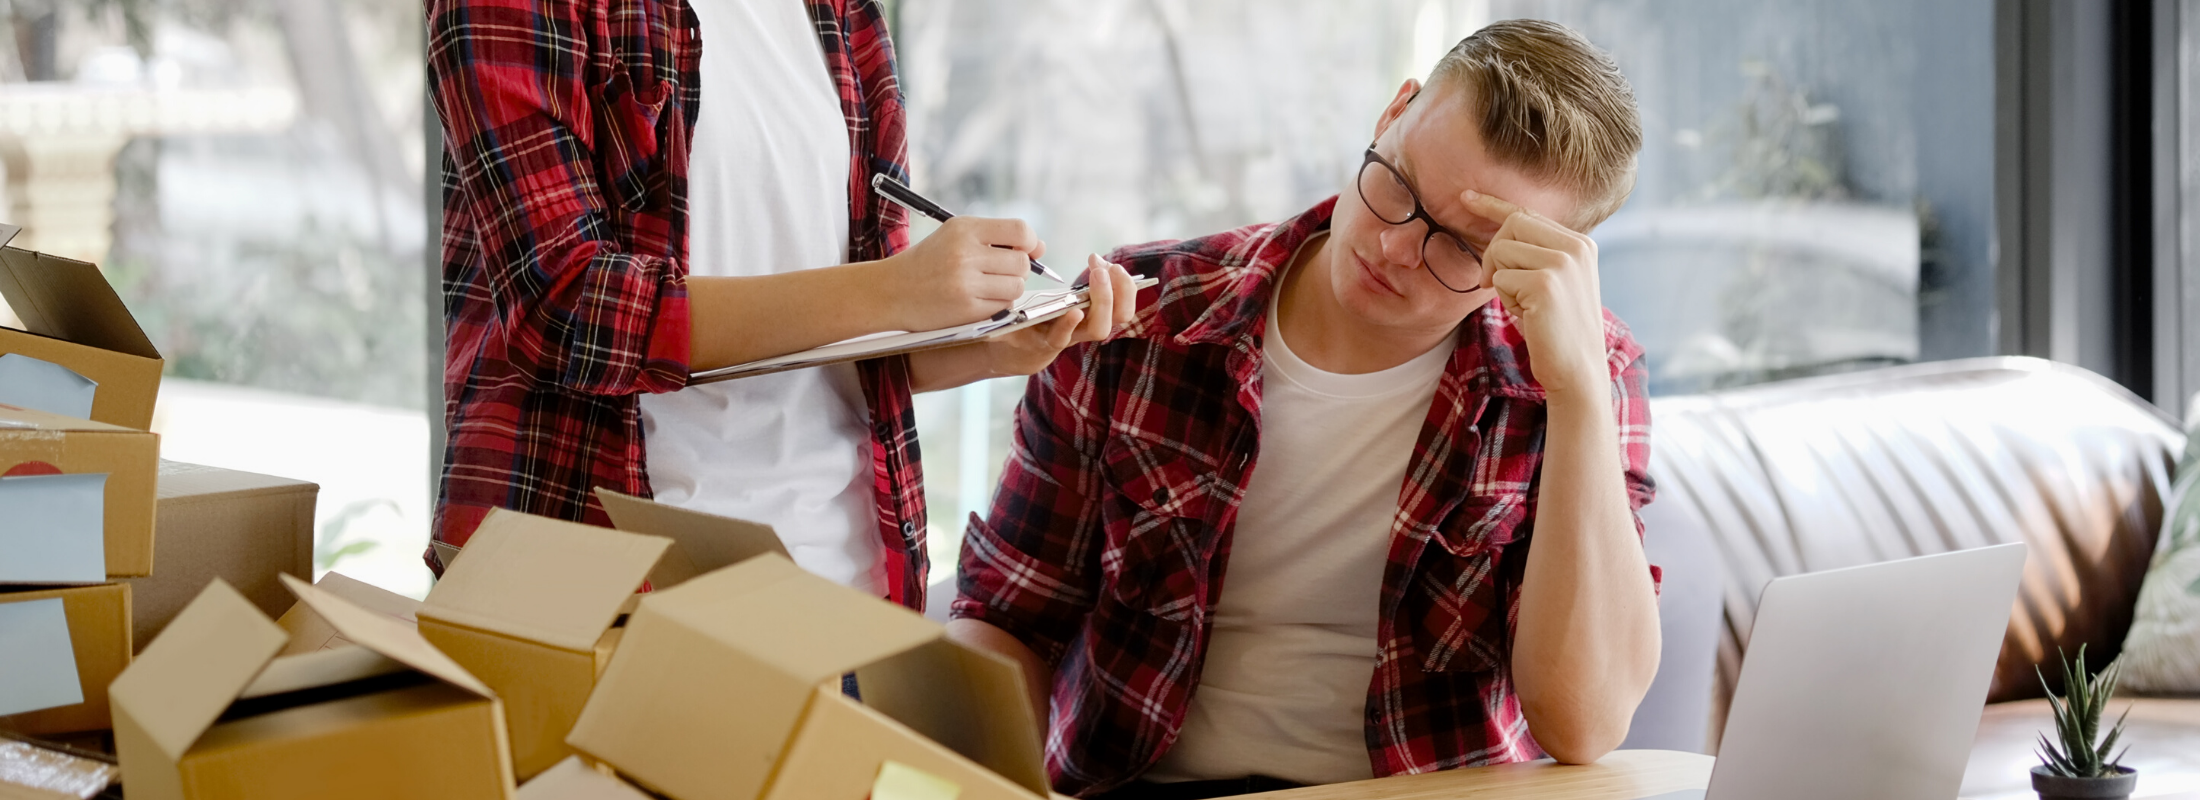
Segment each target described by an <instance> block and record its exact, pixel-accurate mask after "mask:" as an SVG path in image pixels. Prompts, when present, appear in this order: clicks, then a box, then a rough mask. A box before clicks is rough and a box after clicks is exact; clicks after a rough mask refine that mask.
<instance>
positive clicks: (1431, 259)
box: [1359, 159, 1481, 291]
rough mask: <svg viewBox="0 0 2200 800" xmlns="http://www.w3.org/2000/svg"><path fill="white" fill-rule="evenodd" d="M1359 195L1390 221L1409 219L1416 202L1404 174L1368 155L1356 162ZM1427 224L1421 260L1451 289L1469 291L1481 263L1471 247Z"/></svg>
mask: <svg viewBox="0 0 2200 800" xmlns="http://www.w3.org/2000/svg"><path fill="white" fill-rule="evenodd" d="M1359 189H1360V199H1361V200H1363V201H1365V202H1366V203H1367V208H1368V210H1369V211H1372V212H1374V213H1375V218H1376V219H1380V220H1382V221H1384V222H1388V223H1390V224H1392V225H1403V224H1406V223H1408V222H1412V221H1413V219H1414V217H1415V216H1416V215H1415V214H1414V210H1415V208H1416V207H1417V206H1419V205H1420V203H1419V202H1417V201H1416V198H1415V197H1414V195H1413V190H1412V189H1411V188H1410V187H1408V186H1406V182H1405V178H1404V177H1402V176H1400V175H1399V174H1398V173H1397V171H1395V170H1392V169H1391V168H1390V167H1389V166H1388V165H1386V164H1384V163H1383V162H1381V161H1376V160H1373V159H1369V160H1368V161H1367V163H1365V164H1363V165H1361V166H1360V180H1359ZM1422 221H1423V222H1424V223H1426V224H1428V225H1429V227H1428V230H1429V234H1430V235H1429V236H1428V237H1427V238H1426V239H1423V240H1422V242H1421V261H1422V263H1423V264H1426V265H1427V266H1428V268H1429V272H1430V273H1432V274H1434V275H1435V276H1436V279H1437V280H1438V281H1441V282H1442V283H1443V284H1444V286H1445V288H1448V289H1451V290H1452V291H1472V290H1473V289H1474V288H1475V287H1474V286H1473V279H1474V277H1475V270H1476V268H1477V267H1479V266H1481V265H1480V262H1479V261H1478V260H1477V259H1476V258H1475V254H1474V251H1473V250H1472V249H1470V248H1468V247H1467V244H1466V243H1465V242H1463V241H1460V240H1459V237H1457V236H1453V235H1452V234H1451V233H1450V232H1449V231H1443V230H1438V229H1437V228H1436V227H1435V225H1434V224H1433V221H1432V220H1428V219H1426V218H1425V215H1424V219H1423V220H1422Z"/></svg>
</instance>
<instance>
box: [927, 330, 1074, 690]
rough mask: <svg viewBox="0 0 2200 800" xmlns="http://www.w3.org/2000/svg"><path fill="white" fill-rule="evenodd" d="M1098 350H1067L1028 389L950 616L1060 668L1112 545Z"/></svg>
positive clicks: (971, 537)
mask: <svg viewBox="0 0 2200 800" xmlns="http://www.w3.org/2000/svg"><path fill="white" fill-rule="evenodd" d="M1100 352H1101V350H1100V347H1099V346H1097V345H1084V346H1082V347H1081V348H1078V349H1073V350H1070V351H1068V352H1065V353H1064V354H1063V355H1062V356H1061V357H1060V358H1058V359H1056V360H1055V362H1054V364H1053V365H1052V366H1050V367H1048V368H1047V369H1046V370H1044V371H1042V372H1040V373H1039V374H1037V375H1034V376H1032V378H1031V380H1030V381H1029V382H1028V383H1027V384H1026V385H1025V387H1026V388H1025V392H1024V399H1023V402H1022V403H1020V404H1018V406H1017V408H1016V416H1015V441H1014V442H1013V444H1012V446H1011V448H1010V451H1009V456H1008V463H1007V464H1006V465H1005V466H1004V468H1003V470H1002V474H1001V485H1000V488H999V490H998V491H997V492H996V494H995V495H994V499H993V508H992V511H991V512H990V513H989V514H988V516H987V517H986V518H984V519H980V518H979V517H978V516H977V515H975V514H973V515H971V517H970V529H969V531H968V532H967V534H966V535H965V536H964V539H963V551H962V562H961V565H960V567H961V568H960V574H959V576H958V581H957V590H958V591H957V595H956V597H955V602H954V605H953V611H952V614H953V616H954V617H955V618H957V619H975V620H980V621H983V622H987V623H990V624H992V625H993V626H995V627H998V628H1000V629H1001V630H1003V631H1006V632H1008V633H1009V634H1010V635H1013V636H1015V637H1016V638H1017V639H1018V640H1020V641H1022V642H1023V643H1024V645H1025V646H1026V647H1030V648H1031V649H1032V651H1033V652H1034V653H1037V654H1038V655H1039V656H1040V657H1041V658H1044V659H1046V660H1047V662H1048V663H1050V664H1056V665H1059V664H1060V663H1061V659H1062V657H1063V654H1064V653H1065V652H1066V651H1067V649H1068V647H1069V645H1070V642H1071V641H1072V640H1073V639H1074V638H1075V637H1076V636H1077V632H1078V630H1079V629H1080V628H1082V627H1083V625H1084V623H1085V620H1086V617H1087V616H1088V615H1089V614H1090V613H1091V610H1092V605H1093V601H1094V597H1095V592H1096V591H1097V587H1098V585H1099V581H1100V575H1099V573H1100V565H1099V553H1100V550H1101V545H1102V543H1103V540H1104V538H1105V534H1104V532H1103V528H1102V523H1101V515H1100V511H1099V507H1098V502H1097V498H1098V497H1099V496H1100V492H1099V480H1100V476H1099V472H1098V470H1097V469H1096V464H1097V462H1098V454H1099V450H1100V439H1101V436H1102V435H1103V433H1104V432H1105V431H1106V430H1107V425H1106V424H1105V422H1104V421H1103V419H1102V418H1101V417H1100V416H1099V414H1098V413H1097V412H1096V410H1095V408H1094V405H1095V404H1096V401H1095V399H1094V398H1095V397H1097V396H1101V395H1102V394H1103V393H1101V392H1099V391H1097V390H1096V388H1095V386H1094V384H1093V382H1092V381H1091V380H1090V377H1089V376H1090V374H1091V372H1092V371H1093V369H1094V367H1095V365H1096V362H1097V360H1098V358H1099V353H1100Z"/></svg>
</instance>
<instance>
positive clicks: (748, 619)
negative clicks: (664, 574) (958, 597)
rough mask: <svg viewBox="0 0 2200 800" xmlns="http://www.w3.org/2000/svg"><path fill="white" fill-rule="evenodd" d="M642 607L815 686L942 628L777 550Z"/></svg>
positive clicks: (645, 602) (921, 641)
mask: <svg viewBox="0 0 2200 800" xmlns="http://www.w3.org/2000/svg"><path fill="white" fill-rule="evenodd" d="M468 557H469V558H471V557H472V556H468ZM642 606H643V607H644V608H646V609H651V610H654V611H656V612H658V613H661V614H664V615H665V616H666V617H668V618H671V619H673V620H674V621H677V622H679V623H681V624H682V625H684V626H686V627H688V628H690V629H692V630H695V631H697V632H698V633H701V634H703V635H705V636H709V637H711V638H713V639H716V640H718V641H720V642H723V643H725V644H726V645H728V646H730V647H733V648H736V649H739V650H741V651H742V652H744V653H747V654H748V655H750V656H752V657H754V658H756V659H758V660H759V661H762V662H764V663H765V664H767V665H770V666H771V667H773V668H775V669H777V670H779V671H781V672H783V673H785V674H787V675H789V676H792V677H793V678H795V679H797V680H799V681H801V682H802V683H804V684H809V685H815V684H817V683H820V682H823V681H825V680H826V679H828V678H832V677H833V676H836V675H841V674H844V673H847V672H849V671H851V670H854V669H855V668H857V667H860V666H864V665H866V664H869V663H871V662H874V661H878V660H881V659H884V658H886V657H888V656H891V655H894V654H896V653H900V652H902V651H905V650H908V649H910V648H913V647H916V646H918V645H921V644H924V643H926V642H929V641H932V640H934V639H938V638H940V636H941V633H942V629H941V628H940V626H938V625H936V624H934V623H932V622H930V621H927V620H926V619H925V618H923V617H921V616H918V615H917V614H916V612H914V611H910V610H908V609H906V608H902V607H900V606H897V605H893V604H891V603H888V602H886V601H884V600H880V599H878V598H876V597H872V596H870V595H867V594H864V593H863V592H859V591H856V590H854V589H850V588H848V587H846V586H842V585H840V584H837V583H834V582H832V581H829V580H826V579H824V578H820V577H817V576H815V575H812V574H810V573H809V572H807V571H805V570H803V569H802V568H801V567H798V566H795V563H794V562H792V561H789V560H787V559H785V558H782V557H780V556H776V555H763V556H758V557H756V558H752V559H749V560H747V561H744V562H742V563H740V564H736V565H734V566H731V567H727V568H725V569H721V570H718V571H716V572H712V573H710V574H708V575H704V576H702V577H699V578H696V579H695V580H691V581H688V582H687V583H683V584H681V585H679V586H677V587H674V588H672V589H667V590H665V591H662V592H654V593H651V594H649V595H647V596H645V597H643V598H642Z"/></svg>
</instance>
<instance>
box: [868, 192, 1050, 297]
mask: <svg viewBox="0 0 2200 800" xmlns="http://www.w3.org/2000/svg"><path fill="white" fill-rule="evenodd" d="M871 188H872V189H874V190H876V191H877V192H878V193H879V195H880V196H882V197H885V198H886V199H888V200H892V201H894V202H896V203H900V204H901V205H902V206H903V207H905V208H908V209H909V210H911V211H915V212H917V213H919V214H923V215H925V216H927V217H930V218H932V221H934V222H938V223H941V224H943V225H944V224H946V223H947V221H948V220H951V219H954V218H955V215H954V214H953V213H950V212H949V211H948V210H947V209H945V208H941V207H940V205H939V204H938V203H934V202H932V201H930V200H927V199H925V197H924V195H921V194H917V190H915V189H911V188H909V185H908V184H905V183H902V182H901V181H898V180H894V178H893V177H892V176H889V175H887V174H886V173H884V172H881V173H878V174H876V175H872V176H871ZM996 246H998V245H996ZM1030 261H1031V271H1032V272H1035V273H1038V274H1040V275H1044V276H1046V277H1047V278H1049V279H1052V280H1053V281H1054V282H1055V283H1060V284H1064V285H1067V284H1068V283H1069V280H1068V279H1066V278H1063V277H1062V276H1061V275H1060V274H1059V273H1056V272H1055V271H1054V270H1052V269H1049V268H1047V265H1045V264H1041V263H1039V259H1038V257H1036V256H1033V257H1032V258H1031V259H1030Z"/></svg>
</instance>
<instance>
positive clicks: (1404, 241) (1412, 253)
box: [1379, 220, 1428, 269]
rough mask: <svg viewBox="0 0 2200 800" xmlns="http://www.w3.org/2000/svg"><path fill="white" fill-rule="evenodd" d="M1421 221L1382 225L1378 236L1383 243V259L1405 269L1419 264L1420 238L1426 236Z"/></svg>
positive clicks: (1413, 267) (1414, 267) (1416, 266)
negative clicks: (1381, 230)
mask: <svg viewBox="0 0 2200 800" xmlns="http://www.w3.org/2000/svg"><path fill="white" fill-rule="evenodd" d="M1421 226H1422V222H1421V221H1420V220H1414V221H1412V222H1408V223H1406V224H1404V225H1384V226H1383V232H1382V233H1381V234H1379V238H1380V239H1381V241H1382V243H1383V259H1384V260H1386V261H1389V262H1390V263H1392V264H1396V265H1398V266H1401V267H1405V268H1407V269H1416V268H1418V267H1420V266H1421V239H1422V238H1424V237H1426V236H1427V233H1428V232H1427V231H1425V230H1423V229H1422V227H1421Z"/></svg>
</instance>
